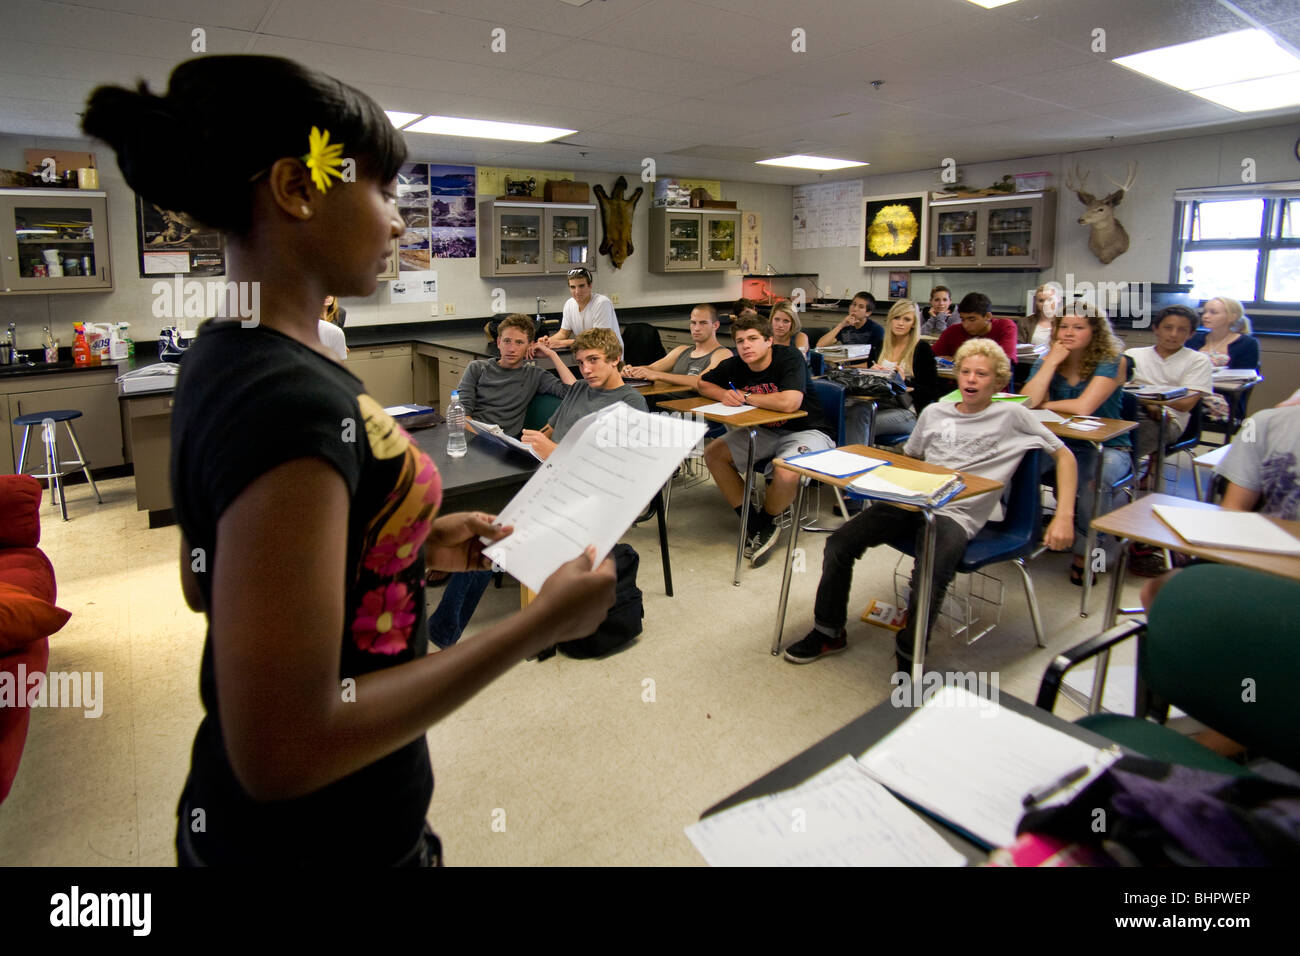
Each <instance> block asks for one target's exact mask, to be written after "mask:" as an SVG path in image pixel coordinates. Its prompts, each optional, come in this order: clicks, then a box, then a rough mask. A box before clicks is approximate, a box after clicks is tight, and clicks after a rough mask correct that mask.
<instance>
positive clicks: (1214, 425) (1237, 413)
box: [1201, 382, 1259, 445]
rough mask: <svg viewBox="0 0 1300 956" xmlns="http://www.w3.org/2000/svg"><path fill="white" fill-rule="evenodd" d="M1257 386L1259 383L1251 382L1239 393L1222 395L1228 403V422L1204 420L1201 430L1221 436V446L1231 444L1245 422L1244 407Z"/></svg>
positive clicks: (1248, 402)
mask: <svg viewBox="0 0 1300 956" xmlns="http://www.w3.org/2000/svg"><path fill="white" fill-rule="evenodd" d="M1258 384H1259V382H1252V383H1250V384H1249V385H1246V386H1243V387H1242V389H1241V391H1239V392H1237V393H1235V394H1232V395H1224V396H1223V397H1224V398H1225V399H1226V400H1227V402H1228V420H1227V421H1226V422H1215V421H1210V420H1209V419H1206V420H1205V421H1204V422H1202V424H1201V430H1202V431H1203V432H1210V433H1212V434H1216V435H1222V436H1223V441H1222V444H1225V445H1226V444H1228V443H1229V442H1231V441H1232V439H1233V436H1235V435H1236V434H1237V432H1238V430H1240V428H1241V425H1242V423H1243V422H1244V421H1245V420H1246V406H1247V405H1249V404H1250V393H1251V392H1253V391H1255V386H1256V385H1258Z"/></svg>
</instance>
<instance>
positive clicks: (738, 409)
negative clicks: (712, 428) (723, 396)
mask: <svg viewBox="0 0 1300 956" xmlns="http://www.w3.org/2000/svg"><path fill="white" fill-rule="evenodd" d="M753 410H754V406H753V405H723V404H722V403H721V402H714V403H713V404H712V405H701V406H700V407H699V408H693V409H691V411H693V412H696V413H697V414H700V415H743V414H745V412H752V411H753Z"/></svg>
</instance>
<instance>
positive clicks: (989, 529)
mask: <svg viewBox="0 0 1300 956" xmlns="http://www.w3.org/2000/svg"><path fill="white" fill-rule="evenodd" d="M1042 468H1043V460H1042V452H1041V451H1038V450H1037V449H1035V450H1034V451H1031V452H1026V454H1025V456H1024V457H1023V458H1021V459H1020V464H1019V465H1018V466H1017V467H1016V472H1015V474H1014V475H1012V476H1011V483H1010V485H1009V487H1008V490H1007V494H1006V498H1005V500H1004V505H1005V514H1004V515H1003V518H1002V520H1001V521H990V522H988V523H987V524H986V525H984V527H983V528H981V529H980V530H979V533H978V534H976V535H975V537H973V538H971V540H970V542H969V543H968V544H967V545H966V553H965V554H963V555H962V559H961V563H960V564H958V565H957V571H958V572H959V573H961V574H972V573H974V572H976V571H979V570H982V569H983V568H986V567H988V566H989V565H992V564H1001V563H1002V562H1004V561H1011V562H1012V563H1014V564H1015V566H1016V568H1017V569H1018V570H1019V571H1020V577H1021V580H1022V581H1023V583H1024V585H1025V600H1026V601H1027V602H1028V604H1029V619H1030V620H1031V621H1032V622H1033V625H1034V640H1035V641H1036V642H1037V644H1038V646H1039V647H1046V646H1047V645H1046V644H1044V643H1043V621H1042V616H1041V615H1040V614H1039V612H1038V598H1037V597H1036V596H1035V594H1034V582H1033V579H1032V578H1030V576H1029V569H1028V568H1027V567H1026V566H1025V559H1026V558H1033V557H1036V556H1037V555H1038V554H1040V553H1041V552H1042V550H1043V505H1042V499H1041V498H1040V497H1039V492H1038V485H1039V481H1040V478H1039V476H1040V474H1041V473H1042ZM894 547H895V548H897V550H899V551H902V552H903V553H904V554H906V555H908V556H909V557H911V558H913V559H915V558H916V542H915V540H908V541H906V542H902V541H900V542H899V543H898V544H896V545H894ZM992 629H993V627H992V626H989V627H986V628H985V629H984V630H983V631H981V632H980V633H979V634H975V635H973V636H972V635H971V634H970V633H969V630H968V632H967V635H966V643H967V644H973V643H974V642H975V641H977V640H979V639H980V638H981V637H983V636H984V635H985V634H987V633H988V632H989V631H991V630H992Z"/></svg>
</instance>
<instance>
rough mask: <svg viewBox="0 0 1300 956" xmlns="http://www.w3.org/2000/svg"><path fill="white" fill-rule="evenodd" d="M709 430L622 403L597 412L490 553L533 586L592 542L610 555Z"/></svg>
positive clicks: (547, 468)
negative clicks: (510, 533) (507, 533)
mask: <svg viewBox="0 0 1300 956" xmlns="http://www.w3.org/2000/svg"><path fill="white" fill-rule="evenodd" d="M704 429H705V425H704V423H703V422H697V421H690V420H687V419H682V418H675V417H672V416H668V415H650V414H647V413H645V412H641V411H637V410H636V409H634V408H632V407H631V406H629V405H627V404H625V403H623V402H619V403H618V404H617V405H612V406H610V407H609V408H605V409H601V410H600V411H598V412H592V413H591V414H590V415H587V416H585V417H584V418H582V419H581V420H580V421H579V422H578V423H577V424H576V425H574V426H573V428H572V429H571V430H570V431H569V433H568V434H567V435H565V436H564V440H563V441H562V442H560V444H559V447H557V448H556V449H555V451H554V452H552V453H551V456H550V458H548V459H547V460H546V461H544V462H542V466H541V467H540V468H538V469H537V471H536V473H534V475H533V476H532V478H530V479H529V480H528V483H527V484H526V485H524V487H523V488H522V489H520V491H519V493H518V494H517V495H515V497H514V498H513V499H511V501H510V503H509V504H508V505H506V507H505V508H504V509H503V510H502V512H501V514H500V516H499V519H498V520H499V521H500V522H501V523H502V524H508V525H513V526H514V528H515V531H514V534H512V535H510V537H508V538H506V539H504V540H502V541H500V542H497V543H496V544H492V545H490V546H489V547H487V548H484V550H483V553H484V554H485V555H486V556H487V557H488V558H490V559H491V560H492V561H495V562H496V563H497V564H498V565H500V566H501V567H502V568H504V569H505V570H506V571H507V572H509V573H510V574H511V575H513V576H514V577H515V578H517V579H518V580H519V581H521V582H522V583H523V584H524V585H525V586H527V587H528V588H530V589H532V590H533V591H540V590H541V589H542V584H543V583H544V582H545V581H546V579H547V578H548V577H550V576H551V575H552V574H554V573H555V571H556V569H557V568H559V566H560V565H561V564H563V563H564V562H566V561H571V560H572V559H573V558H576V557H577V556H578V555H580V554H581V553H582V552H583V550H584V549H585V548H586V547H587V545H595V546H596V555H597V557H598V558H600V559H603V558H604V557H605V555H607V554H609V552H610V550H611V549H612V548H613V547H614V545H615V544H616V543H617V542H618V539H619V538H621V537H622V536H623V533H624V532H625V531H626V530H627V529H628V527H629V526H630V525H631V524H632V522H633V521H634V520H636V516H637V515H638V514H640V513H641V511H642V510H643V509H644V508H645V506H646V505H647V504H649V502H650V499H651V498H653V497H654V495H655V492H656V491H658V490H659V489H660V488H661V487H662V486H663V485H664V483H665V482H666V481H667V480H668V479H669V477H670V476H671V475H672V473H673V469H675V468H676V467H677V466H678V465H679V464H680V463H681V461H682V459H683V458H685V457H686V454H687V453H688V452H689V451H690V450H691V449H692V448H694V447H695V444H696V442H698V441H699V440H700V437H701V436H702V435H703V434H704Z"/></svg>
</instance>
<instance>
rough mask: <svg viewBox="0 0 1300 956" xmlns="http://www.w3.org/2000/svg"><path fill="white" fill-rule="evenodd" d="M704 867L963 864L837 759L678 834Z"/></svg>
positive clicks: (855, 768) (849, 761)
mask: <svg viewBox="0 0 1300 956" xmlns="http://www.w3.org/2000/svg"><path fill="white" fill-rule="evenodd" d="M686 835H687V836H688V837H689V838H690V840H691V842H692V843H694V844H695V848H696V849H697V850H699V851H700V855H701V856H703V857H704V859H705V860H707V861H708V862H709V865H710V866H964V865H965V864H966V859H965V857H963V856H962V855H961V854H960V853H958V852H957V851H956V850H954V849H953V848H952V847H951V846H950V845H949V844H948V842H947V841H946V840H944V839H943V837H941V836H940V835H939V834H937V833H935V832H934V830H933V829H931V827H930V826H929V825H928V824H926V823H925V821H923V820H922V819H921V818H920V817H919V816H917V815H916V814H915V813H914V812H913V811H911V810H910V809H908V808H907V807H906V806H904V805H903V804H902V803H901V802H900V801H899V800H898V799H897V798H895V797H894V796H893V795H891V794H890V792H889V791H888V790H886V789H885V788H884V787H882V786H881V785H880V784H878V783H876V782H875V781H874V780H872V779H871V777H870V776H868V775H867V773H866V772H865V771H864V770H863V769H862V768H861V767H860V766H859V765H858V763H857V762H856V761H855V760H854V759H853V758H852V757H848V756H846V757H844V758H842V759H841V760H839V761H838V762H836V763H833V764H831V765H830V766H829V767H827V768H826V769H825V770H823V771H822V772H821V773H819V774H817V775H816V776H814V777H811V778H809V779H808V780H806V781H804V783H802V784H800V785H799V786H798V787H795V788H794V789H791V790H783V791H781V792H780V793H774V794H772V795H771V796H767V797H760V798H758V799H757V800H750V801H748V802H747V803H742V804H740V805H739V806H735V807H732V808H730V809H729V810H724V811H722V812H721V813H718V814H715V815H713V816H711V817H709V818H707V819H705V820H701V821H700V822H699V823H693V824H691V825H690V826H688V827H687V828H686Z"/></svg>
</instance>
